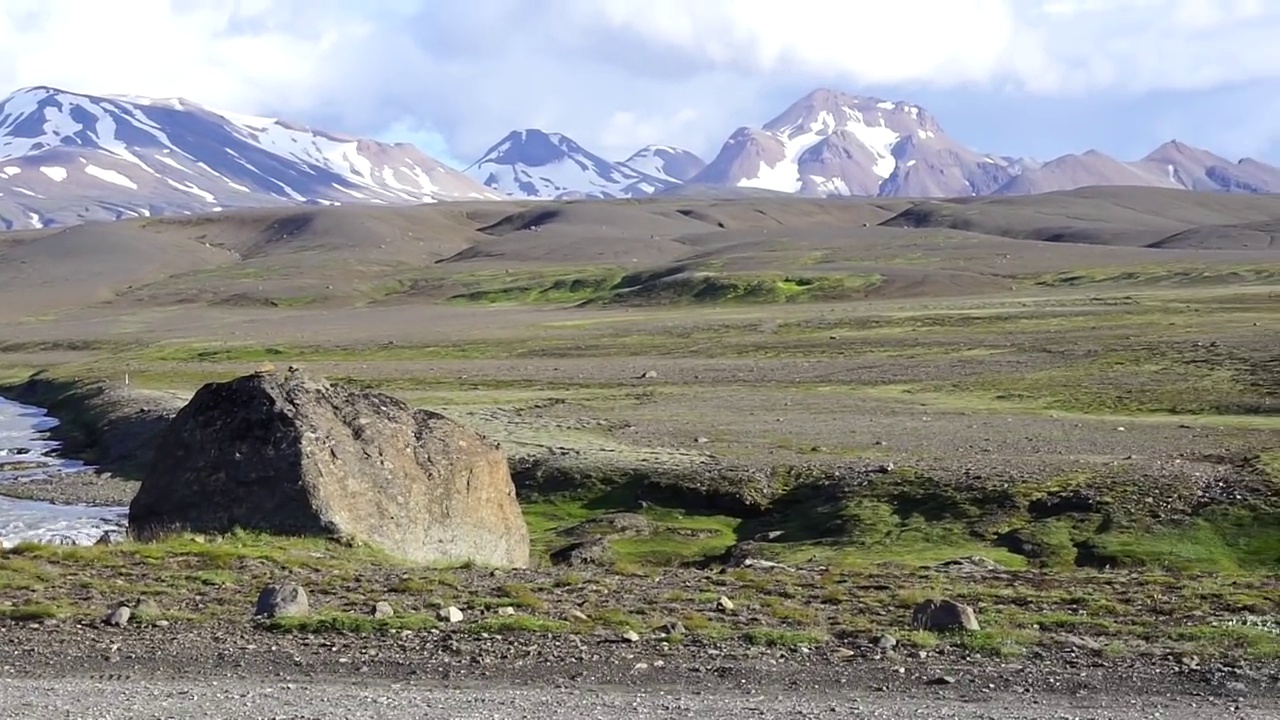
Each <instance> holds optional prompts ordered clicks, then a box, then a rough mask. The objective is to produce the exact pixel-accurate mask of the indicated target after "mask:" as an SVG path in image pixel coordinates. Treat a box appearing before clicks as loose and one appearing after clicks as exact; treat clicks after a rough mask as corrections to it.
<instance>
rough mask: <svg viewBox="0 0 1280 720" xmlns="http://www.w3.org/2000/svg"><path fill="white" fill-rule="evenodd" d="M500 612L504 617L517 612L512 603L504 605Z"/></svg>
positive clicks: (499, 609)
mask: <svg viewBox="0 0 1280 720" xmlns="http://www.w3.org/2000/svg"><path fill="white" fill-rule="evenodd" d="M498 614H499V615H501V616H502V617H511V616H512V615H515V614H516V609H515V608H513V607H511V606H510V605H503V606H502V607H500V608H498Z"/></svg>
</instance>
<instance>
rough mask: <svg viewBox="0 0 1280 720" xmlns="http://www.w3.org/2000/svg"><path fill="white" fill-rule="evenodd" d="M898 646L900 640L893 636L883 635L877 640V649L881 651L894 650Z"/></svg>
mask: <svg viewBox="0 0 1280 720" xmlns="http://www.w3.org/2000/svg"><path fill="white" fill-rule="evenodd" d="M897 646H898V639H897V638H895V637H894V636H892V635H881V636H880V637H878V638H876V647H877V648H878V649H880V650H892V649H894V648H895V647H897Z"/></svg>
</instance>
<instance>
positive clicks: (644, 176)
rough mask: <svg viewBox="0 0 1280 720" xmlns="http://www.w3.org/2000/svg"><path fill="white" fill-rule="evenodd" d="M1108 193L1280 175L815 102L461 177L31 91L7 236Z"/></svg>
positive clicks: (887, 108) (406, 160) (18, 139)
mask: <svg viewBox="0 0 1280 720" xmlns="http://www.w3.org/2000/svg"><path fill="white" fill-rule="evenodd" d="M1096 185H1137V186H1149V187H1165V188H1182V189H1186V190H1192V191H1208V192H1232V193H1271V192H1275V191H1277V190H1278V189H1280V168H1277V167H1274V166H1271V165H1268V164H1265V163H1262V162H1260V161H1258V160H1254V159H1252V158H1244V159H1242V160H1239V161H1235V162H1233V161H1230V160H1227V159H1226V158H1223V157H1220V156H1218V155H1215V154H1213V153H1211V152H1209V151H1207V150H1203V149H1200V148H1195V147H1191V146H1189V145H1186V144H1184V143H1181V142H1179V141H1177V140H1171V141H1169V142H1167V143H1165V144H1163V145H1161V146H1160V147H1158V148H1156V149H1155V150H1153V151H1152V152H1151V153H1149V154H1148V155H1146V156H1145V157H1143V158H1141V159H1139V160H1135V161H1122V160H1117V159H1115V158H1112V157H1109V156H1107V155H1105V154H1103V153H1101V152H1098V151H1096V150H1090V151H1087V152H1084V153H1081V154H1069V155H1064V156H1062V157H1059V158H1055V159H1053V160H1050V161H1048V162H1043V163H1042V162H1039V161H1036V160H1034V159H1032V158H1021V157H1014V156H1009V155H998V154H990V153H982V152H979V151H976V150H973V149H971V148H968V147H966V146H964V145H963V144H962V143H961V142H959V141H957V140H956V139H955V138H952V137H951V136H949V135H948V134H947V133H946V131H945V130H943V128H942V126H941V125H940V124H939V122H938V121H937V120H936V119H935V118H934V117H933V116H932V115H931V114H929V112H928V111H926V110H925V109H924V108H922V107H920V106H918V105H913V104H911V103H908V102H904V101H888V100H882V99H879V98H874V97H865V96H858V95H851V94H848V93H844V92H839V91H835V90H829V89H818V90H815V91H813V92H811V93H809V94H807V95H805V96H804V97H802V98H800V99H799V100H797V101H796V102H795V103H793V104H792V105H791V106H790V107H788V108H786V109H785V110H784V111H783V112H782V113H781V114H779V115H777V116H776V117H774V118H772V119H771V120H768V121H767V122H765V123H764V124H763V125H761V126H759V127H745V126H744V127H740V128H738V129H737V130H734V131H733V132H732V133H730V134H729V137H728V138H727V139H726V141H725V142H724V144H723V146H722V147H721V148H720V150H719V152H718V153H716V155H715V156H714V157H713V158H711V160H710V161H706V160H704V159H702V158H699V157H698V156H697V155H696V154H695V153H693V152H690V151H689V150H685V149H682V148H679V147H673V146H670V145H657V144H655V145H649V146H646V147H644V148H641V149H640V150H638V151H636V152H635V153H633V154H631V155H630V156H629V157H627V158H625V159H622V160H610V159H607V158H605V157H603V156H601V155H598V154H596V153H593V152H591V151H590V150H588V149H586V148H585V147H583V146H582V145H580V144H578V143H577V142H575V141H574V140H573V139H571V138H569V137H567V136H566V135H563V134H560V133H556V132H549V131H546V130H541V129H535V128H527V129H521V130H515V131H512V132H510V133H508V134H507V135H506V136H505V137H503V138H502V139H501V140H499V141H498V142H497V143H495V144H494V145H493V146H492V147H490V148H489V149H488V150H487V151H486V152H485V153H484V154H483V155H482V156H481V157H480V158H479V159H477V160H476V161H475V162H473V163H471V164H470V165H469V166H467V167H466V168H464V169H462V170H457V169H454V168H451V167H448V166H447V165H445V164H444V163H441V162H440V161H439V160H436V159H434V158H432V157H430V156H428V155H426V154H424V153H422V152H421V151H419V150H418V149H417V148H415V147H414V146H412V145H409V144H405V143H385V142H380V141H377V140H372V139H367V138H357V137H350V136H346V135H341V134H336V133H331V132H326V131H323V130H318V129H313V128H308V127H305V126H302V125H299V124H296V123H292V122H289V121H287V120H283V119H278V118H268V117H257V116H250V115H243V114H239V113H234V112H226V111H221V110H216V109H213V108H209V107H206V106H203V105H200V104H198V103H196V102H193V101H191V100H187V99H184V98H164V99H159V98H145V97H136V96H115V95H112V96H95V95H86V94H81V93H74V92H69V91H65V90H60V89H57V88H51V87H29V88H23V89H21V90H18V91H16V92H14V93H13V94H11V95H9V96H8V97H7V98H5V99H4V100H2V101H0V228H3V229H22V228H38V227H49V226H56V225H67V224H74V223H78V222H84V221H94V220H115V219H121V218H126V217H138V216H148V215H172V214H185V213H205V212H210V211H219V210H223V209H232V208H240V207H260V206H272V205H297V204H353V203H372V204H384V205H406V204H418V203H424V202H428V203H429V202H439V201H462V200H501V199H505V198H520V199H553V198H555V199H592V198H638V197H645V196H650V195H666V194H674V193H690V192H700V193H703V194H711V195H721V196H731V195H735V194H754V193H766V194H774V193H788V194H798V195H805V196H871V197H964V196H987V195H1029V194H1038V193H1045V192H1052V191H1060V190H1070V189H1074V188H1079V187H1084V186H1096Z"/></svg>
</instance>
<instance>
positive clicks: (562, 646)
mask: <svg viewBox="0 0 1280 720" xmlns="http://www.w3.org/2000/svg"><path fill="white" fill-rule="evenodd" d="M1278 227H1280V198H1275V197H1271V196H1237V195H1228V194H1209V193H1190V192H1184V191H1164V190H1156V189H1146V188H1090V189H1084V190H1078V191H1071V192H1067V193H1050V194H1045V195H1038V196H1030V197H1022V198H1001V199H988V198H977V199H962V200H953V201H939V200H930V201H913V200H891V201H874V200H809V199H801V198H778V199H773V198H743V199H732V200H713V199H702V198H681V197H674V198H667V199H656V198H655V199H648V200H642V201H585V202H563V203H562V202H541V203H519V202H503V203H446V204H440V205H428V206H419V207H413V208H355V207H340V208H307V209H301V210H300V209H296V208H295V209H271V210H261V211H248V212H236V213H218V214H212V215H208V216H199V217H180V218H146V219H139V220H133V221H122V222H116V223H112V224H89V225H83V226H77V227H72V228H67V229H63V230H56V229H50V230H43V231H30V232H24V233H14V234H9V235H3V236H0V379H3V380H4V381H6V382H7V383H9V385H8V390H7V391H6V392H7V394H9V395H11V396H14V397H17V398H18V399H20V400H22V401H24V402H33V403H35V404H41V405H45V406H48V407H51V408H52V409H53V411H54V413H55V414H56V415H58V416H59V417H60V418H61V419H62V420H63V425H62V427H61V428H60V430H59V431H58V432H59V436H60V438H61V439H63V440H64V441H65V442H66V443H67V447H68V449H69V451H70V452H73V453H76V454H79V455H80V456H82V457H84V458H85V459H87V460H89V461H91V462H95V463H98V464H101V465H102V467H103V469H104V470H105V471H107V473H106V474H101V475H90V474H84V475H81V476H76V477H72V478H61V479H56V480H49V481H47V482H35V483H31V484H26V485H22V486H12V487H5V488H3V492H5V493H7V494H14V495H20V496H25V497H31V498H38V499H52V500H61V501H92V502H100V503H106V504H123V503H127V501H128V499H129V498H130V497H131V496H132V493H133V491H134V489H136V486H137V485H136V478H137V474H138V472H139V471H140V469H141V467H142V465H144V464H145V459H146V458H145V455H146V452H147V442H148V440H149V439H151V438H153V437H154V431H155V422H156V418H160V419H163V417H165V414H166V413H169V412H172V411H173V410H174V409H176V407H177V406H179V405H180V404H181V403H182V402H183V401H184V399H185V398H186V397H188V396H189V395H190V393H192V392H193V391H194V390H195V389H196V388H198V387H199V386H200V385H201V384H203V383H205V382H208V381H210V380H213V379H225V378H230V377H234V376H237V375H243V374H246V373H249V372H253V371H254V370H255V369H257V368H258V367H259V366H260V365H261V364H262V363H271V364H273V365H275V366H278V367H280V368H284V367H286V366H288V365H290V364H294V365H300V366H303V367H305V368H306V369H307V370H308V371H309V372H312V373H316V374H320V375H323V376H325V377H327V378H329V379H330V380H332V381H346V382H352V383H356V384H359V385H361V386H363V387H367V388H372V389H378V390H381V391H385V392H388V393H391V394H394V395H397V396H399V397H402V398H404V399H406V400H408V401H409V402H411V403H413V404H415V405H420V406H423V407H430V408H432V409H435V410H438V411H440V412H443V413H445V414H447V415H450V416H451V417H454V418H456V419H458V420H460V421H463V422H465V423H467V424H469V425H471V426H473V427H475V428H476V429H478V430H480V431H482V432H484V433H486V434H487V435H489V436H491V437H493V438H495V439H497V440H499V441H500V442H502V443H503V445H504V447H505V448H506V450H507V452H508V454H509V455H510V457H511V461H512V469H513V475H514V476H515V479H516V482H517V488H518V491H519V493H520V496H521V501H522V504H523V506H524V512H525V516H526V519H527V521H528V523H529V525H530V529H531V531H532V532H533V537H534V550H535V555H536V556H537V558H538V562H537V564H536V566H535V567H532V568H530V569H526V570H519V571H506V572H497V573H495V572H492V571H489V570H486V569H483V568H420V567H410V566H405V565H403V564H400V563H394V562H391V561H388V560H386V559H385V558H380V557H378V556H377V555H376V554H375V553H371V552H369V551H367V550H364V549H361V548H349V547H341V546H337V545H335V544H333V543H327V542H325V541H322V540H315V539H301V538H270V537H263V536H257V535H249V534H238V535H231V536H225V537H213V538H205V537H183V538H177V539H174V540H172V541H168V542H165V543H160V544H138V543H131V542H126V543H122V544H118V545H109V546H101V547H89V548H57V547H43V546H19V547H17V548H14V549H12V550H9V551H6V552H5V553H4V554H3V556H0V557H2V559H3V562H0V617H3V618H5V620H0V623H2V624H3V629H2V630H0V637H3V638H5V641H6V645H7V647H9V648H11V649H13V651H14V655H15V659H16V658H18V657H20V658H22V660H21V663H22V664H23V665H24V666H25V667H27V668H28V669H29V670H32V671H36V670H35V669H38V668H43V669H40V670H38V672H40V673H44V674H49V673H52V674H54V675H55V676H58V677H62V676H66V675H75V674H77V673H84V672H95V670H94V668H97V669H98V670H97V671H100V672H104V673H109V672H112V669H111V668H113V667H115V668H118V667H123V666H128V667H129V668H132V670H131V672H140V673H149V676H155V675H157V674H161V675H162V674H163V662H159V661H157V660H156V658H161V659H163V658H166V657H168V658H170V661H171V662H175V663H176V662H181V663H183V664H184V665H185V666H188V667H192V668H201V667H203V668H206V669H207V670H208V671H209V672H217V671H219V670H226V669H227V668H241V669H245V668H249V669H253V668H259V667H265V668H269V669H270V670H271V671H274V672H279V673H281V674H283V675H290V674H291V673H292V674H296V673H297V672H304V670H305V672H313V673H314V672H326V671H333V672H342V671H344V669H350V668H360V669H361V670H360V672H362V673H366V674H367V675H368V676H370V677H373V676H377V677H393V678H402V677H404V676H406V674H410V671H411V670H413V671H414V672H418V671H421V667H423V666H422V664H421V663H423V662H426V661H425V660H422V658H424V657H430V658H431V660H430V666H431V667H432V668H435V669H436V670H438V673H437V674H435V675H433V677H437V678H439V677H445V678H459V679H466V678H511V679H516V680H527V679H529V678H536V679H539V680H540V681H544V680H547V679H548V678H555V679H577V680H582V681H584V682H585V681H599V682H614V683H621V684H624V685H626V684H644V683H646V682H652V683H665V684H669V683H693V684H697V681H695V680H691V679H690V678H695V677H698V678H703V679H705V681H706V682H711V680H713V679H714V678H716V677H721V676H723V677H726V678H727V677H735V673H742V674H743V677H750V678H752V679H751V680H750V682H751V683H755V684H759V683H773V684H775V685H779V686H781V685H786V684H788V683H790V684H791V685H792V686H794V687H800V688H804V687H809V688H815V687H830V686H833V684H839V685H841V686H842V687H856V688H864V689H868V691H870V689H872V688H880V689H886V690H887V689H893V688H896V689H899V690H903V691H904V692H910V693H919V692H925V690H923V689H922V688H923V687H924V684H925V683H926V681H929V680H934V679H937V678H938V677H940V676H944V675H945V676H947V679H950V680H955V681H956V682H954V683H946V682H944V681H940V682H939V684H938V685H937V686H936V687H934V686H930V687H929V688H928V690H927V692H930V693H933V694H935V695H938V696H939V697H943V698H946V697H952V696H956V695H959V696H964V695H965V694H966V693H968V694H973V693H978V692H985V690H982V688H985V687H988V686H989V687H990V688H992V689H994V691H995V692H998V693H1015V694H1016V693H1018V692H1023V690H1022V689H1027V690H1026V692H1031V691H1032V689H1035V692H1037V693H1060V694H1063V695H1064V697H1065V696H1067V695H1070V694H1071V693H1081V692H1088V691H1089V690H1090V689H1093V690H1095V691H1097V692H1099V693H1102V692H1104V691H1105V690H1106V689H1108V688H1111V689H1113V690H1114V689H1116V688H1123V690H1122V691H1121V690H1117V693H1118V694H1120V695H1122V694H1124V693H1128V692H1134V691H1140V692H1149V693H1163V692H1168V693H1173V694H1185V693H1189V692H1199V693H1202V694H1203V695H1204V697H1207V698H1216V697H1219V696H1222V697H1228V696H1230V697H1232V698H1234V699H1230V700H1224V701H1223V702H1237V703H1238V702H1241V700H1240V698H1242V697H1243V698H1252V699H1251V700H1248V702H1257V703H1264V704H1265V703H1274V702H1275V697H1276V695H1277V694H1278V693H1277V678H1278V677H1280V676H1278V675H1277V665H1278V663H1277V659H1280V582H1278V581H1277V580H1276V570H1277V567H1278V566H1280V242H1276V241H1275V239H1274V237H1275V232H1276V229H1277V228H1278ZM37 373H38V377H39V378H40V380H39V382H34V383H33V382H30V381H29V378H30V377H31V376H32V375H33V374H37ZM126 377H127V378H128V384H127V385H125V378H126ZM24 381H25V383H24ZM594 537H604V538H606V539H605V540H603V541H601V542H600V543H599V544H598V552H597V553H595V554H593V555H592V557H590V558H584V562H583V564H578V565H557V564H553V563H552V562H551V560H550V557H551V555H552V554H553V553H555V552H556V551H557V550H559V549H560V548H562V547H564V546H566V545H569V544H570V543H572V542H575V541H581V540H583V539H587V538H594ZM281 579H288V580H292V581H295V582H299V583H301V584H302V585H303V586H304V587H306V588H307V590H308V591H309V592H310V593H311V595H312V605H313V612H312V614H311V615H310V616H308V617H306V618H299V619H281V620H279V621H277V622H273V623H269V624H267V625H265V626H259V625H254V624H251V623H250V621H249V619H248V615H249V612H250V611H251V609H252V599H253V597H254V595H255V594H256V592H257V591H258V589H259V588H260V587H261V586H262V585H264V584H265V583H268V582H273V581H278V580H281ZM930 597H946V598H951V599H954V600H956V601H958V602H962V603H966V604H969V605H971V606H972V607H973V608H974V609H975V611H976V612H977V615H978V618H979V620H980V622H981V624H982V629H981V630H979V631H976V632H968V633H930V632H925V631H920V630H916V629H913V628H912V627H911V626H910V622H909V621H910V617H911V608H912V607H913V606H914V605H915V604H916V603H918V602H920V601H921V600H924V599H927V598H930ZM142 598H147V599H150V600H152V601H153V603H154V605H153V606H152V607H154V608H155V609H156V611H155V613H153V614H151V615H149V616H148V615H141V616H139V617H138V618H137V619H136V621H135V622H134V623H133V624H132V625H131V626H129V627H127V628H123V629H104V628H101V627H99V626H98V621H99V620H100V619H101V616H102V615H103V614H104V613H105V612H106V611H108V610H109V609H111V607H113V606H114V605H115V604H118V603H121V602H130V603H136V602H137V601H138V600H139V599H142ZM721 598H726V599H728V600H729V601H730V603H729V605H731V606H732V608H731V609H729V610H726V609H725V607H724V605H723V603H721V602H720V599H721ZM380 600H385V601H388V602H390V603H391V605H392V606H393V607H394V608H395V611H396V614H395V615H394V616H393V617H391V618H379V619H375V618H373V617H371V616H370V614H369V608H370V607H371V606H372V604H373V603H374V602H376V601H380ZM447 606H454V607H457V608H459V609H461V611H462V613H463V616H464V620H463V621H462V622H460V623H448V622H443V621H441V620H440V619H439V617H438V614H437V613H438V610H439V609H440V608H443V607H447ZM502 607H510V608H513V609H514V610H515V614H514V615H510V614H506V611H504V613H503V614H498V612H497V609H498V608H502ZM161 620H162V621H163V623H161V624H159V625H157V621H161ZM624 633H634V634H635V636H638V638H639V639H638V640H633V639H621V640H620V638H624V635H623V634H624ZM630 637H631V636H629V635H628V636H625V638H630ZM268 646H269V647H271V648H273V650H272V651H271V652H270V653H266V652H262V651H261V650H260V648H264V647H268ZM104 648H106V650H104ZM212 648H217V650H216V651H215V650H214V649H212ZM253 648H258V649H259V650H258V651H255V650H253ZM289 658H293V659H289ZM339 660H341V661H342V662H341V664H336V663H338V662H339ZM157 663H159V664H157ZM725 668H728V669H725ZM762 668H767V669H762ZM1028 668H1030V670H1028ZM245 671H246V672H247V671H248V670H245ZM432 672H435V670H433V671H432ZM717 673H720V674H719V675H718V674H717ZM1064 678H1068V679H1066V680H1064ZM1153 678H1161V679H1159V680H1155V679H1153ZM724 682H725V683H728V684H733V683H732V681H729V680H725V681H724ZM743 682H746V681H745V680H744V681H743ZM849 683H852V685H850V684H849ZM712 684H714V683H712ZM1213 702H1216V701H1213ZM1273 706H1274V705H1268V706H1267V707H1273Z"/></svg>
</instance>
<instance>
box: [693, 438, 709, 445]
mask: <svg viewBox="0 0 1280 720" xmlns="http://www.w3.org/2000/svg"><path fill="white" fill-rule="evenodd" d="M694 442H696V443H698V444H699V445H701V444H703V443H709V442H711V438H705V437H698V438H696V439H695V440H694Z"/></svg>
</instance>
